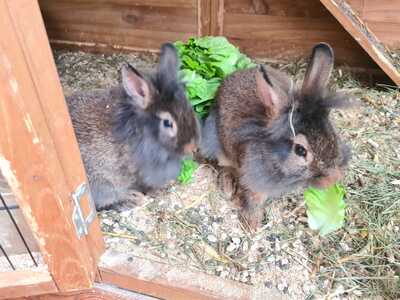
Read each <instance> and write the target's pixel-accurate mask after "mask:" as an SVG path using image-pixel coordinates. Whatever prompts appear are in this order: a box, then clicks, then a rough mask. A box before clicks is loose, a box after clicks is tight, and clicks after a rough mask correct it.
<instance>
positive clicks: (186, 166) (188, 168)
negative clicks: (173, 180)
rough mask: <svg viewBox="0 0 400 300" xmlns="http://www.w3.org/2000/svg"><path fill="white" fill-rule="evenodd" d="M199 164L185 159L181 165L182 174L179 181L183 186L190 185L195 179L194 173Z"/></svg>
mask: <svg viewBox="0 0 400 300" xmlns="http://www.w3.org/2000/svg"><path fill="white" fill-rule="evenodd" d="M198 166H199V165H198V163H197V162H195V161H194V160H192V159H184V160H183V161H182V165H181V172H180V174H179V176H178V181H179V182H180V183H182V184H187V183H190V182H191V181H192V179H193V173H194V171H196V169H197V167H198Z"/></svg>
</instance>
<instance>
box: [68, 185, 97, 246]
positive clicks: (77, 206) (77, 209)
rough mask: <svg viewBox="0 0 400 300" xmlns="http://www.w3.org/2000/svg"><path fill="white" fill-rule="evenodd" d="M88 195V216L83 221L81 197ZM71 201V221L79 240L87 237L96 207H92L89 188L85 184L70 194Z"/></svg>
mask: <svg viewBox="0 0 400 300" xmlns="http://www.w3.org/2000/svg"><path fill="white" fill-rule="evenodd" d="M85 193H87V194H88V199H89V206H90V213H89V216H88V217H87V218H86V219H85V217H84V215H83V210H82V207H81V200H82V197H83V196H84V195H85ZM72 200H73V201H74V210H73V212H72V220H73V222H74V224H75V229H76V232H77V234H78V237H79V238H81V237H82V236H83V235H87V234H88V233H89V230H88V228H89V225H90V224H91V223H92V222H93V220H94V218H95V217H96V206H95V205H94V202H93V199H92V196H91V194H90V190H89V187H88V185H87V184H86V183H82V184H81V185H80V186H78V188H77V189H76V190H75V192H73V193H72Z"/></svg>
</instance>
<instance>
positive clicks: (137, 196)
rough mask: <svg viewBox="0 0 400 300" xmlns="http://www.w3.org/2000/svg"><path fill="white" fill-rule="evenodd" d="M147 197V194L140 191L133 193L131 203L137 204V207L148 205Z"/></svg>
mask: <svg viewBox="0 0 400 300" xmlns="http://www.w3.org/2000/svg"><path fill="white" fill-rule="evenodd" d="M146 200H147V197H146V195H145V194H143V193H141V192H139V191H132V192H131V201H132V202H134V203H135V205H136V206H142V205H143V204H145V203H146Z"/></svg>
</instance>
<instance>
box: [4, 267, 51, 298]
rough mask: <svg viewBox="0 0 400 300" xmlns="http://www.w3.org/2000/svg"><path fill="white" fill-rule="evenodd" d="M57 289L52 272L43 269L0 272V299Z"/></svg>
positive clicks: (47, 292)
mask: <svg viewBox="0 0 400 300" xmlns="http://www.w3.org/2000/svg"><path fill="white" fill-rule="evenodd" d="M56 291H57V287H56V285H55V284H54V282H53V279H52V278H51V276H50V274H49V273H48V272H43V271H12V272H3V273H0V300H3V299H4V300H6V299H13V298H17V297H25V296H36V295H41V294H49V293H54V292H56Z"/></svg>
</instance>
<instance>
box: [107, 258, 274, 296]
mask: <svg viewBox="0 0 400 300" xmlns="http://www.w3.org/2000/svg"><path fill="white" fill-rule="evenodd" d="M99 267H100V273H101V278H102V282H103V283H106V284H112V285H116V286H118V287H120V288H124V289H127V290H132V291H137V292H140V293H143V294H147V295H150V296H154V297H158V298H161V299H166V300H187V299H191V300H206V299H207V300H210V299H227V300H228V299H229V300H245V299H246V300H248V299H277V298H276V297H277V295H276V294H275V293H274V291H273V290H270V289H266V288H254V287H252V286H249V285H246V284H243V283H239V282H234V281H231V280H225V279H222V278H220V277H217V276H212V275H208V274H205V273H201V272H196V271H190V270H188V269H184V268H182V267H177V266H170V265H167V264H163V263H158V262H154V261H149V260H146V259H143V258H138V257H134V256H132V255H128V254H122V253H117V252H113V251H111V250H109V251H107V252H106V253H105V254H104V255H103V257H102V259H101V263H100V265H99ZM278 298H279V295H278Z"/></svg>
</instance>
